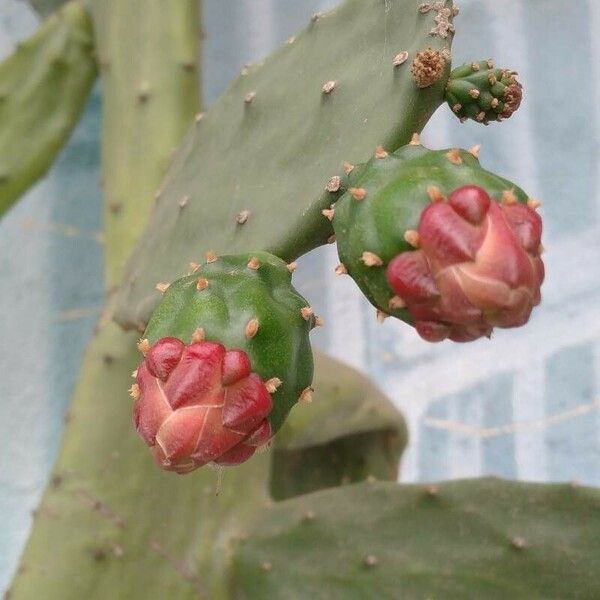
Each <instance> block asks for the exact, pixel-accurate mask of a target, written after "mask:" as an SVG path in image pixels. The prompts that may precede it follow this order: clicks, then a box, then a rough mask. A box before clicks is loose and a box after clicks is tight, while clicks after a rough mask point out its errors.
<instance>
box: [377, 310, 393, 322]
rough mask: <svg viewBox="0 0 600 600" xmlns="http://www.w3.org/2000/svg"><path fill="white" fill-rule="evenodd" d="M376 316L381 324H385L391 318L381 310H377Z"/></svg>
mask: <svg viewBox="0 0 600 600" xmlns="http://www.w3.org/2000/svg"><path fill="white" fill-rule="evenodd" d="M375 315H376V317H377V321H379V323H383V322H384V321H385V320H386V319H387V318H388V317H389V316H390V315H388V314H387V313H385V312H383V311H382V310H379V309H377V311H376V313H375Z"/></svg>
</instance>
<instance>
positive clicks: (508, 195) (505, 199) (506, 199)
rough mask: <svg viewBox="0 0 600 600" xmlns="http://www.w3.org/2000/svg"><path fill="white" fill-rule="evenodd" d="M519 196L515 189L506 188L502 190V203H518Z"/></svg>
mask: <svg viewBox="0 0 600 600" xmlns="http://www.w3.org/2000/svg"><path fill="white" fill-rule="evenodd" d="M518 201H519V200H518V198H517V197H516V196H515V192H514V191H513V190H504V191H503V192H502V204H507V205H509V206H510V205H511V204H516V203H517V202H518Z"/></svg>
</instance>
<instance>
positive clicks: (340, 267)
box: [335, 263, 348, 275]
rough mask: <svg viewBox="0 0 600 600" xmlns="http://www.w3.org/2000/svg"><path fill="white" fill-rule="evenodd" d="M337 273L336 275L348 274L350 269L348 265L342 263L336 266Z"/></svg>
mask: <svg viewBox="0 0 600 600" xmlns="http://www.w3.org/2000/svg"><path fill="white" fill-rule="evenodd" d="M335 274H336V275H347V274H348V269H346V265H344V264H342V263H340V264H339V265H338V266H337V267H336V268H335Z"/></svg>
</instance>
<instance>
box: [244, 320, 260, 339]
mask: <svg viewBox="0 0 600 600" xmlns="http://www.w3.org/2000/svg"><path fill="white" fill-rule="evenodd" d="M257 333H258V319H250V320H249V321H248V323H247V324H246V328H245V329H244V334H245V335H246V339H247V340H251V339H252V338H253V337H254V336H255V335H256V334H257Z"/></svg>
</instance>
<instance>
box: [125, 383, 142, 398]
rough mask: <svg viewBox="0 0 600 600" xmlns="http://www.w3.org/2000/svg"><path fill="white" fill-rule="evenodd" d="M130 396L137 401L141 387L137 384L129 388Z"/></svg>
mask: <svg viewBox="0 0 600 600" xmlns="http://www.w3.org/2000/svg"><path fill="white" fill-rule="evenodd" d="M128 391H129V395H130V396H131V397H132V398H133V399H134V400H137V399H138V398H139V397H140V395H141V392H140V386H139V385H138V384H137V383H134V384H133V385H132V386H131V387H130V388H129V390H128Z"/></svg>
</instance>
